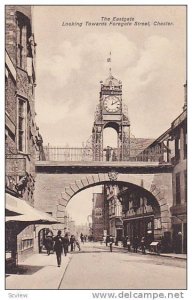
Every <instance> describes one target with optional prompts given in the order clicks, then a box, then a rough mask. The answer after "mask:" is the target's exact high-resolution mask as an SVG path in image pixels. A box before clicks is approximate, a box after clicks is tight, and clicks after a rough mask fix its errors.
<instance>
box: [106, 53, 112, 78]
mask: <svg viewBox="0 0 192 300" xmlns="http://www.w3.org/2000/svg"><path fill="white" fill-rule="evenodd" d="M107 62H108V63H110V65H109V76H110V77H111V75H112V73H111V51H110V52H109V57H108V58H107Z"/></svg>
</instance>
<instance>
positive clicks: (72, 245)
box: [70, 235, 75, 252]
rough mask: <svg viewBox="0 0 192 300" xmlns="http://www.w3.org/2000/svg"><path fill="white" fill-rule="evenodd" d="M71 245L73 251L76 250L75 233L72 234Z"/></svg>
mask: <svg viewBox="0 0 192 300" xmlns="http://www.w3.org/2000/svg"><path fill="white" fill-rule="evenodd" d="M70 245H71V252H73V250H75V249H74V248H75V237H74V235H72V236H71V237H70Z"/></svg>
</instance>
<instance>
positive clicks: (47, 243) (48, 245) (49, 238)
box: [45, 232, 53, 255]
mask: <svg viewBox="0 0 192 300" xmlns="http://www.w3.org/2000/svg"><path fill="white" fill-rule="evenodd" d="M45 246H46V249H47V255H50V253H51V250H53V237H52V234H51V233H50V232H49V233H48V235H47V237H46V240H45Z"/></svg>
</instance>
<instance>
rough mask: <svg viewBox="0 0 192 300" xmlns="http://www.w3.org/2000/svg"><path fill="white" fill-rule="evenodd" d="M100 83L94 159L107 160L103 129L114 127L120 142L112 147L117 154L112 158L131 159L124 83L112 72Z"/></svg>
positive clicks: (93, 142) (94, 136)
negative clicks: (123, 89) (123, 96)
mask: <svg viewBox="0 0 192 300" xmlns="http://www.w3.org/2000/svg"><path fill="white" fill-rule="evenodd" d="M100 83H101V89H100V99H99V104H98V106H97V109H96V113H95V121H94V125H93V129H92V148H93V159H94V160H96V161H104V160H106V157H105V153H104V151H105V150H104V149H103V131H104V129H105V128H113V129H114V130H116V132H117V136H118V142H117V149H112V150H113V151H115V155H114V156H113V159H110V160H118V161H125V160H129V156H130V122H129V118H128V112H127V108H126V106H125V105H124V104H123V99H122V83H121V81H119V80H117V79H116V78H114V77H113V76H112V74H111V72H110V74H109V77H108V78H107V79H106V80H105V82H103V81H101V82H100ZM107 160H108V159H107Z"/></svg>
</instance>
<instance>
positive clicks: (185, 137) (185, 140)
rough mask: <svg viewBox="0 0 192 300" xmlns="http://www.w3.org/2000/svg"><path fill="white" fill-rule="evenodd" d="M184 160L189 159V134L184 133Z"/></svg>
mask: <svg viewBox="0 0 192 300" xmlns="http://www.w3.org/2000/svg"><path fill="white" fill-rule="evenodd" d="M183 143H184V159H185V158H187V133H186V132H185V131H184V141H183Z"/></svg>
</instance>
